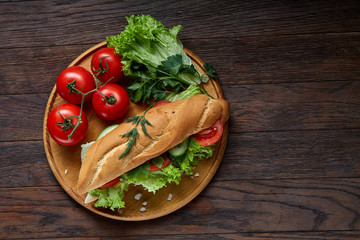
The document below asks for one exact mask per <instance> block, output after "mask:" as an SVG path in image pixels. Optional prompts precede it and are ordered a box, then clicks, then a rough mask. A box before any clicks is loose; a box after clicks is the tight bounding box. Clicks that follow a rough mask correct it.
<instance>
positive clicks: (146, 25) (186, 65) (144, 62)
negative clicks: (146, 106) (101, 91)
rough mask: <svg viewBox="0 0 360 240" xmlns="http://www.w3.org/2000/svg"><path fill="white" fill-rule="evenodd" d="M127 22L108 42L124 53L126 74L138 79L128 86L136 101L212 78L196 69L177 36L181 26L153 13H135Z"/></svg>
mask: <svg viewBox="0 0 360 240" xmlns="http://www.w3.org/2000/svg"><path fill="white" fill-rule="evenodd" d="M127 21H128V25H127V26H126V27H125V29H124V31H122V32H121V33H120V34H119V35H114V36H109V37H107V38H106V41H107V46H108V47H112V48H115V53H117V54H120V55H122V63H123V72H124V75H125V76H129V77H131V79H133V80H134V82H133V83H132V85H130V86H129V87H128V89H127V90H128V92H129V96H130V98H131V100H132V101H134V102H139V101H141V100H142V101H143V102H147V103H149V102H150V101H151V100H153V99H154V100H155V101H159V100H163V99H164V98H165V97H166V96H167V95H168V94H169V93H174V92H175V93H177V92H180V91H182V90H184V89H186V88H187V86H188V85H199V84H200V83H201V82H202V81H204V82H206V81H207V80H208V79H207V78H203V75H201V74H200V73H199V72H198V70H197V69H196V68H195V66H194V65H193V63H192V62H191V59H190V58H189V57H188V56H187V55H186V53H185V51H184V49H183V45H182V43H181V42H180V40H179V39H178V38H177V35H178V33H179V32H180V30H181V28H182V26H181V25H177V26H174V27H173V28H171V29H169V28H166V27H165V26H164V25H163V24H162V23H161V22H159V21H157V20H156V19H154V18H153V17H151V16H150V15H138V16H135V15H131V16H129V17H127Z"/></svg>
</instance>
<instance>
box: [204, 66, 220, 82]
mask: <svg viewBox="0 0 360 240" xmlns="http://www.w3.org/2000/svg"><path fill="white" fill-rule="evenodd" d="M203 67H204V69H205V73H204V75H208V76H209V77H211V78H213V79H216V80H217V79H218V76H217V73H216V71H215V68H214V67H213V66H211V65H210V64H208V63H204V65H203Z"/></svg>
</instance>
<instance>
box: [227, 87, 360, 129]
mask: <svg viewBox="0 0 360 240" xmlns="http://www.w3.org/2000/svg"><path fill="white" fill-rule="evenodd" d="M223 91H224V95H225V99H227V100H228V101H229V103H230V109H231V116H230V132H231V133H241V132H252V131H279V130H281V131H289V130H313V129H314V130H321V129H322V130H326V129H352V128H358V127H359V123H360V104H359V102H360V94H358V92H359V91H360V82H359V81H340V82H331V84H330V83H329V82H313V83H296V84H294V83H282V84H270V85H267V84H265V85H244V86H224V87H223ZM304 134H305V133H304Z"/></svg>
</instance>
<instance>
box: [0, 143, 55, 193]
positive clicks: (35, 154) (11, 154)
mask: <svg viewBox="0 0 360 240" xmlns="http://www.w3.org/2000/svg"><path fill="white" fill-rule="evenodd" d="M0 152H1V160H0V175H1V176H2V177H1V178H0V186H2V187H18V186H49V185H58V182H57V181H56V179H55V177H54V175H53V174H52V172H51V170H50V167H49V164H48V162H47V160H46V155H45V151H44V147H43V143H42V141H23V142H0Z"/></svg>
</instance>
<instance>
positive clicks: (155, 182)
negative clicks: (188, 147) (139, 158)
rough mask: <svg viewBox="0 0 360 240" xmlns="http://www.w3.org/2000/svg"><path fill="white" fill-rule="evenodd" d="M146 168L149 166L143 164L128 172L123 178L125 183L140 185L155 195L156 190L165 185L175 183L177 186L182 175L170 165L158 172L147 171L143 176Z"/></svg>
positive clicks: (181, 172) (179, 170)
mask: <svg viewBox="0 0 360 240" xmlns="http://www.w3.org/2000/svg"><path fill="white" fill-rule="evenodd" d="M146 166H149V165H148V164H147V163H144V164H142V165H140V166H139V167H137V168H135V169H134V170H132V171H130V172H128V173H127V174H126V176H124V177H125V178H126V181H128V182H129V183H132V184H134V185H141V186H143V187H144V189H145V190H147V191H148V192H153V193H155V192H156V191H157V190H159V189H161V188H163V187H164V186H165V185H166V184H167V183H171V182H175V183H176V184H179V182H180V180H181V176H182V174H183V171H181V169H178V168H176V167H174V166H173V165H172V164H170V165H169V166H167V167H166V168H163V169H160V170H158V171H152V172H150V171H149V170H148V172H147V174H144V169H145V168H146ZM149 169H150V167H149Z"/></svg>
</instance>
